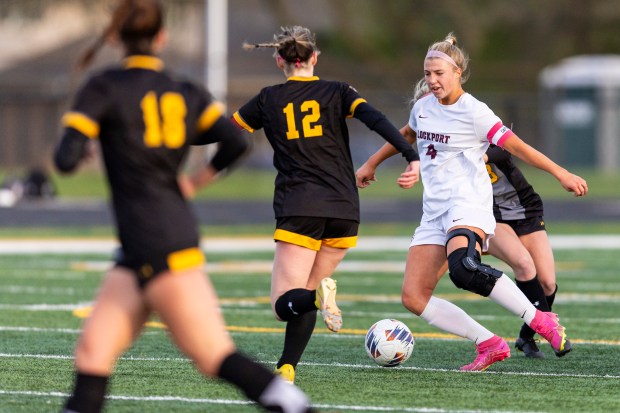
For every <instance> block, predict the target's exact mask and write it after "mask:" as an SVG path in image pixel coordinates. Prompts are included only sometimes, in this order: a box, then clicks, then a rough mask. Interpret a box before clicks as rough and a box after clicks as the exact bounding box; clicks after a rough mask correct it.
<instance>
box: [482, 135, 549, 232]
mask: <svg viewBox="0 0 620 413" xmlns="http://www.w3.org/2000/svg"><path fill="white" fill-rule="evenodd" d="M487 156H488V158H489V162H488V163H487V171H488V173H489V177H490V178H491V184H492V185H493V215H495V220H496V221H497V222H502V221H516V220H520V219H525V218H532V217H539V216H543V215H544V208H543V202H542V199H541V198H540V195H538V193H537V192H536V191H535V190H534V188H533V187H532V185H531V184H530V183H529V182H528V181H527V179H525V176H524V175H523V173H522V172H521V170H520V169H519V167H518V166H517V165H515V163H514V162H513V161H512V156H511V155H510V153H509V152H508V151H505V150H503V149H502V148H500V147H498V146H496V145H491V146H490V147H489V149H488V150H487Z"/></svg>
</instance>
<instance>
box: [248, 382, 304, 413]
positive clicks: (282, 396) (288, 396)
mask: <svg viewBox="0 0 620 413" xmlns="http://www.w3.org/2000/svg"><path fill="white" fill-rule="evenodd" d="M258 401H259V402H260V403H261V404H262V405H263V406H264V407H278V408H280V409H281V410H277V411H281V412H284V413H305V412H306V411H308V408H309V407H310V402H309V401H308V397H306V395H305V394H304V393H303V392H302V391H301V390H299V388H297V387H296V386H294V385H291V384H290V383H287V382H285V381H284V380H282V379H281V378H280V377H276V378H274V379H273V380H271V382H270V383H269V385H267V388H266V389H265V390H264V391H263V393H262V394H261V395H260V397H259V398H258ZM274 411H275V410H274Z"/></svg>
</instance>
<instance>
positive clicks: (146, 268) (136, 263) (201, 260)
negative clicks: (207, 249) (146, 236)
mask: <svg viewBox="0 0 620 413" xmlns="http://www.w3.org/2000/svg"><path fill="white" fill-rule="evenodd" d="M115 255H116V256H115V257H114V258H115V263H116V265H118V266H120V267H125V268H128V269H130V270H131V271H133V272H134V273H135V274H136V277H137V279H138V285H139V286H140V288H144V287H145V286H146V284H147V283H148V282H149V281H151V280H152V279H154V278H155V277H157V276H158V275H159V274H161V273H162V272H164V271H173V272H174V271H183V270H188V269H190V268H201V269H202V268H203V267H204V264H205V262H206V259H205V255H204V253H203V252H202V250H200V248H198V247H195V248H187V249H183V250H180V251H174V252H171V253H170V254H167V255H166V254H157V255H153V256H151V257H138V256H130V255H128V254H125V253H124V251H123V250H122V248H119V249H118V250H117V251H116V253H115Z"/></svg>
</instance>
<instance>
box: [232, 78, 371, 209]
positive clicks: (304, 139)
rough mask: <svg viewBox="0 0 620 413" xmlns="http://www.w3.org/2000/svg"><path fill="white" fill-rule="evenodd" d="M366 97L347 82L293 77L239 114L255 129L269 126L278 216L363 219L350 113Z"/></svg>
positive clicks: (237, 115)
mask: <svg viewBox="0 0 620 413" xmlns="http://www.w3.org/2000/svg"><path fill="white" fill-rule="evenodd" d="M362 102H365V100H364V99H363V98H361V97H360V95H359V93H358V92H357V91H356V90H355V89H354V88H353V87H351V86H350V85H348V84H347V83H344V82H337V81H326V80H321V79H319V78H318V77H317V76H312V77H290V78H288V79H287V81H286V83H283V84H279V85H274V86H269V87H266V88H264V89H262V90H261V91H260V93H259V94H258V95H256V96H255V97H254V98H252V99H251V100H250V101H249V102H248V103H246V104H245V105H244V106H243V107H241V108H240V109H239V110H238V111H237V112H235V113H234V114H233V117H234V119H235V120H236V122H237V123H238V124H239V125H241V126H242V127H243V128H244V129H246V130H247V131H249V132H254V131H255V130H257V129H261V128H264V131H265V135H266V136H267V139H268V140H269V143H270V144H271V146H272V148H273V150H274V155H273V164H274V166H275V168H276V170H277V171H278V174H277V177H276V181H275V193H274V212H275V216H276V218H280V217H286V216H315V217H327V218H341V219H351V220H356V221H359V196H358V192H357V186H356V183H355V176H354V173H353V161H352V158H351V151H350V148H349V131H348V128H347V124H346V118H347V117H352V116H353V114H354V112H355V108H356V107H357V105H359V104H360V103H362Z"/></svg>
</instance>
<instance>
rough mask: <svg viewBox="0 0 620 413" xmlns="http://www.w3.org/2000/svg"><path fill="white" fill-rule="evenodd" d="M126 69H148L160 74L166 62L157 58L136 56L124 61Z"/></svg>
mask: <svg viewBox="0 0 620 413" xmlns="http://www.w3.org/2000/svg"><path fill="white" fill-rule="evenodd" d="M123 67H124V68H125V69H148V70H154V71H156V72H160V71H162V70H163V68H164V62H163V61H162V60H161V59H159V58H157V57H155V56H146V55H134V56H129V57H127V58H125V59H124V60H123Z"/></svg>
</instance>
